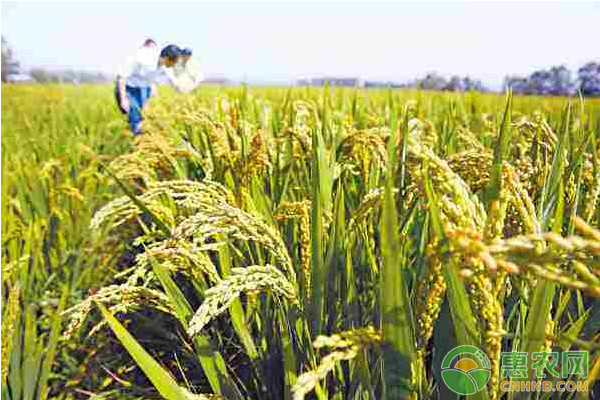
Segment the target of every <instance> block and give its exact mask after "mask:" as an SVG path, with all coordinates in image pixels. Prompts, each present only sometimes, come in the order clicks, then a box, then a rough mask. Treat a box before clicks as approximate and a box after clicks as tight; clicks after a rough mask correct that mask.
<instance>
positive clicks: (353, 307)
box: [2, 85, 600, 400]
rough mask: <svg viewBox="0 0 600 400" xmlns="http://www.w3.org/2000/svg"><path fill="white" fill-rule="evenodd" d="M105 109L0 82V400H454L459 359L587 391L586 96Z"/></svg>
mask: <svg viewBox="0 0 600 400" xmlns="http://www.w3.org/2000/svg"><path fill="white" fill-rule="evenodd" d="M111 96H112V93H111V88H110V87H108V86H59V85H56V86H25V85H23V86H10V85H3V87H2V100H3V101H2V123H3V124H2V397H3V398H6V399H15V400H17V399H24V400H29V399H46V398H59V399H84V398H93V399H108V398H116V399H138V398H139V399H141V398H146V399H148V398H166V399H184V398H185V399H205V398H226V399H228V400H236V399H246V398H250V399H261V400H262V399H264V400H267V399H294V400H299V399H303V398H307V399H313V398H315V399H340V400H341V399H383V398H386V399H404V398H406V399H453V398H457V399H458V398H463V397H461V396H459V395H456V394H455V393H453V392H452V391H450V390H449V389H448V388H447V387H446V386H445V385H444V383H443V382H442V380H441V377H440V364H441V362H442V358H443V357H444V355H445V354H446V353H447V352H448V351H450V350H451V349H452V348H454V347H456V346H457V345H466V344H469V345H473V346H475V347H478V348H480V349H482V350H483V351H484V352H485V354H486V355H487V356H488V357H489V359H490V361H491V365H490V371H491V377H490V379H489V382H488V384H487V386H486V387H485V388H484V389H483V390H482V391H479V392H478V393H476V394H474V395H472V396H469V397H468V398H470V399H471V398H472V399H492V400H493V399H499V398H513V396H512V395H508V394H505V393H503V392H502V390H501V389H500V381H502V380H505V379H508V378H504V377H503V376H502V374H501V370H500V354H501V352H510V351H519V352H529V353H532V352H539V351H548V352H550V351H556V352H559V353H560V352H564V351H566V350H575V349H576V350H583V351H588V352H589V359H588V360H587V363H588V365H587V367H588V369H589V374H588V375H587V376H586V377H580V378H582V379H580V380H583V381H587V382H588V383H589V388H590V389H589V391H588V392H586V393H581V392H580V393H563V394H561V396H562V397H561V398H581V399H584V398H590V397H591V396H594V395H595V396H600V391H598V389H597V388H596V389H595V390H596V392H593V390H592V387H593V385H594V382H595V381H596V379H597V378H598V376H599V375H600V344H599V343H600V230H599V229H598V227H599V224H600V206H599V203H600V202H599V201H598V197H599V195H600V153H599V152H600V135H599V127H600V101H599V100H597V99H595V100H594V99H585V100H584V99H579V98H568V99H567V98H541V97H540V98H538V97H517V96H515V97H513V96H511V95H510V94H508V95H505V94H502V95H500V94H480V93H463V94H459V93H434V92H421V91H397V90H394V91H392V90H369V91H367V90H362V89H357V90H355V89H341V88H291V89H290V88H248V87H245V86H240V87H224V88H219V87H210V86H207V87H202V88H200V89H199V90H198V91H197V93H196V94H194V95H191V96H182V95H178V94H176V93H174V92H171V91H169V90H166V89H165V90H163V92H162V94H161V96H160V97H158V98H155V99H152V100H151V101H150V104H149V106H148V109H147V111H146V114H145V115H146V120H145V130H146V133H145V134H143V135H141V136H139V137H136V138H133V137H131V136H130V135H129V133H128V132H127V130H126V129H127V128H126V122H125V121H124V119H123V117H122V116H121V115H120V114H119V113H118V111H117V109H116V106H115V104H114V103H113V99H112V97H111ZM560 367H561V363H560V361H559V363H558V366H557V368H560ZM526 375H527V376H528V377H529V378H532V377H533V370H532V369H531V368H529V369H528V372H527V373H526ZM532 379H533V378H532ZM547 379H549V380H552V379H555V378H553V377H552V376H549V377H548V378H547ZM527 396H529V397H527ZM527 396H525V397H520V398H539V399H545V398H553V397H552V396H553V394H552V393H532V394H528V395H527ZM514 398H518V396H516V395H515V397H514ZM598 398H600V397H598Z"/></svg>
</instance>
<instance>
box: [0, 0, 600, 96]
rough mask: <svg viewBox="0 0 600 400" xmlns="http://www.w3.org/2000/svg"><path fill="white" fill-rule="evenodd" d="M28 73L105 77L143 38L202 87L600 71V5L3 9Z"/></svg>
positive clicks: (495, 78) (64, 5) (6, 30)
mask: <svg viewBox="0 0 600 400" xmlns="http://www.w3.org/2000/svg"><path fill="white" fill-rule="evenodd" d="M1 8H2V10H1V11H2V25H1V26H2V28H1V29H2V35H4V36H5V37H6V38H7V39H8V41H9V42H10V43H11V44H12V46H13V47H14V49H15V50H16V53H17V56H18V58H19V59H20V61H21V62H22V64H24V65H25V66H34V65H42V66H48V67H53V68H64V67H72V68H77V69H89V70H97V69H100V70H103V71H106V72H111V71H113V70H114V67H115V65H116V64H117V63H118V62H119V60H120V59H121V58H122V57H124V56H127V55H128V54H130V53H132V52H134V51H135V49H136V47H137V46H139V44H140V43H141V42H142V41H143V39H145V38H146V37H153V38H155V39H156V40H157V41H158V43H159V44H161V45H164V44H169V43H175V44H178V45H181V46H189V47H191V48H193V50H194V53H195V54H196V56H197V57H199V58H200V61H201V64H202V65H203V68H204V72H205V73H206V74H207V75H218V76H226V77H229V78H231V79H236V80H239V79H247V80H249V81H278V82H286V81H293V80H295V79H297V78H302V77H313V76H322V75H330V74H335V75H348V76H359V77H361V78H363V79H385V80H388V79H391V80H400V81H402V80H408V79H414V78H416V77H419V76H423V75H424V74H425V73H426V72H428V71H438V72H441V73H443V74H445V75H450V74H461V75H462V74H469V75H471V76H474V77H478V78H480V79H482V80H483V81H484V82H485V83H487V84H488V85H490V86H492V87H497V86H499V85H500V83H501V81H502V79H503V77H504V76H505V74H506V73H516V74H526V73H528V72H530V71H532V70H534V69H536V68H545V67H549V66H551V65H556V64H565V65H567V66H568V67H569V68H571V69H573V70H574V69H576V68H577V67H578V66H580V65H581V64H583V63H584V62H585V61H588V60H593V59H596V60H597V59H600V50H599V49H598V45H597V40H598V38H599V37H600V3H598V2H596V3H578V2H569V3H567V2H565V3H544V2H531V3H522V2H521V3H495V2H492V3H488V2H485V3H465V2H441V3H435V2H419V3H417V2H414V3H412V2H403V3H388V2H386V3H378V2H362V3H358V2H353V3H340V2H332V3H312V2H311V3H308V2H306V3H301V2H286V3H272V2H241V3H235V2H218V3H217V2H202V3H189V2H153V3H148V2H77V3H73V2H39V3H36V2H4V1H3V2H2V5H1Z"/></svg>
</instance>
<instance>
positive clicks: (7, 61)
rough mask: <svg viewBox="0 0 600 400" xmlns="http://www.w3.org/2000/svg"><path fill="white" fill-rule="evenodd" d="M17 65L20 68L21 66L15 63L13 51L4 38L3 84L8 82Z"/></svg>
mask: <svg viewBox="0 0 600 400" xmlns="http://www.w3.org/2000/svg"><path fill="white" fill-rule="evenodd" d="M15 64H16V66H17V67H18V65H19V64H18V63H15V61H14V60H13V52H12V49H11V48H10V46H9V45H8V42H7V41H6V39H5V38H4V36H2V82H6V81H7V79H8V75H10V74H11V72H12V70H13V68H14V67H15Z"/></svg>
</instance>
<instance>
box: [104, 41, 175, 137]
mask: <svg viewBox="0 0 600 400" xmlns="http://www.w3.org/2000/svg"><path fill="white" fill-rule="evenodd" d="M180 56H181V49H180V48H179V47H177V46H175V45H169V46H166V47H165V48H163V49H162V51H161V52H160V54H159V53H158V49H157V46H156V42H155V41H154V40H152V39H147V40H146V41H145V42H144V44H143V45H142V47H140V48H139V49H138V51H137V53H136V55H135V57H133V58H131V59H128V60H127V61H126V62H125V63H124V64H123V65H121V66H120V68H119V70H118V71H117V82H116V87H115V96H116V98H117V105H118V107H119V109H120V110H121V112H122V113H123V114H127V115H128V119H129V129H130V131H131V132H132V133H133V134H134V135H138V134H140V133H142V132H143V129H142V120H143V119H144V118H143V115H142V109H143V108H144V106H145V105H146V102H147V101H148V99H149V98H150V97H152V96H154V95H156V94H157V91H156V84H157V83H161V82H162V81H163V80H164V79H165V77H166V79H167V80H168V81H169V82H170V83H171V85H173V86H174V87H175V88H176V89H177V90H179V91H184V89H185V87H184V85H182V84H181V83H180V82H179V80H178V79H177V78H176V77H175V74H174V71H173V67H174V66H175V65H177V63H178V61H179V58H180Z"/></svg>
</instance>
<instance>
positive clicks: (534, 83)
mask: <svg viewBox="0 0 600 400" xmlns="http://www.w3.org/2000/svg"><path fill="white" fill-rule="evenodd" d="M509 87H510V88H512V90H513V92H514V93H516V94H535V95H539V96H569V95H571V94H573V91H574V84H573V81H572V79H571V71H569V70H568V69H567V67H565V66H564V65H560V66H554V67H552V68H550V69H548V70H545V69H542V70H538V71H534V72H533V73H532V74H531V75H529V76H528V77H522V76H507V77H506V78H504V88H505V89H508V88H509Z"/></svg>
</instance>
